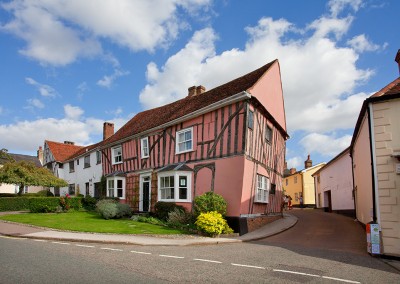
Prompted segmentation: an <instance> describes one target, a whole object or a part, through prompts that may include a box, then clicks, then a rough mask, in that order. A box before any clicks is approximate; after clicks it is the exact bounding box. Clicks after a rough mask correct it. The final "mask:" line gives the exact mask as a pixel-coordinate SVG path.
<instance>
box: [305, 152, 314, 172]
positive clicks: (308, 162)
mask: <svg viewBox="0 0 400 284" xmlns="http://www.w3.org/2000/svg"><path fill="white" fill-rule="evenodd" d="M311 167H312V160H311V159H310V155H308V156H307V160H305V161H304V168H305V169H308V168H311Z"/></svg>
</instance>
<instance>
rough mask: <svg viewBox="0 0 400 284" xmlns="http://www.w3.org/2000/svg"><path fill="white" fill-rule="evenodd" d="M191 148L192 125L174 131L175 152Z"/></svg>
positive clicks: (190, 149) (182, 151)
mask: <svg viewBox="0 0 400 284" xmlns="http://www.w3.org/2000/svg"><path fill="white" fill-rule="evenodd" d="M192 150H193V127H190V128H186V129H183V130H180V131H178V132H176V153H177V154H180V153H185V152H189V151H192Z"/></svg>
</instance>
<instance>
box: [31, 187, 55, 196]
mask: <svg viewBox="0 0 400 284" xmlns="http://www.w3.org/2000/svg"><path fill="white" fill-rule="evenodd" d="M35 196H41V197H54V194H53V193H52V192H51V191H50V190H47V189H43V190H41V191H38V192H36V193H35Z"/></svg>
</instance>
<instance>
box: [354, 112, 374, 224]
mask: <svg viewBox="0 0 400 284" xmlns="http://www.w3.org/2000/svg"><path fill="white" fill-rule="evenodd" d="M353 163H354V187H356V211H357V212H356V213H357V219H358V220H359V221H360V222H362V223H364V224H367V223H368V222H370V221H372V208H373V206H372V171H371V151H370V144H369V129H368V119H367V114H365V116H364V120H363V122H362V124H361V127H360V130H359V133H358V137H357V139H356V141H355V143H354V148H353Z"/></svg>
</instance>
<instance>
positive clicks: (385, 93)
mask: <svg viewBox="0 0 400 284" xmlns="http://www.w3.org/2000/svg"><path fill="white" fill-rule="evenodd" d="M396 98H400V77H398V78H397V79H395V80H394V81H393V82H391V83H389V84H387V85H386V86H385V87H383V88H382V89H381V90H380V91H378V92H376V93H375V94H373V95H372V96H370V97H369V98H367V99H366V100H365V101H364V102H363V104H362V107H361V110H360V114H359V115H358V119H357V123H356V126H355V127H354V132H353V138H352V139H351V144H350V149H351V151H350V153H352V152H353V146H354V143H355V141H356V137H357V133H358V131H359V130H360V126H361V122H362V119H363V117H364V113H365V112H366V111H367V107H368V104H369V103H370V102H377V101H385V100H391V99H396Z"/></svg>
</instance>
